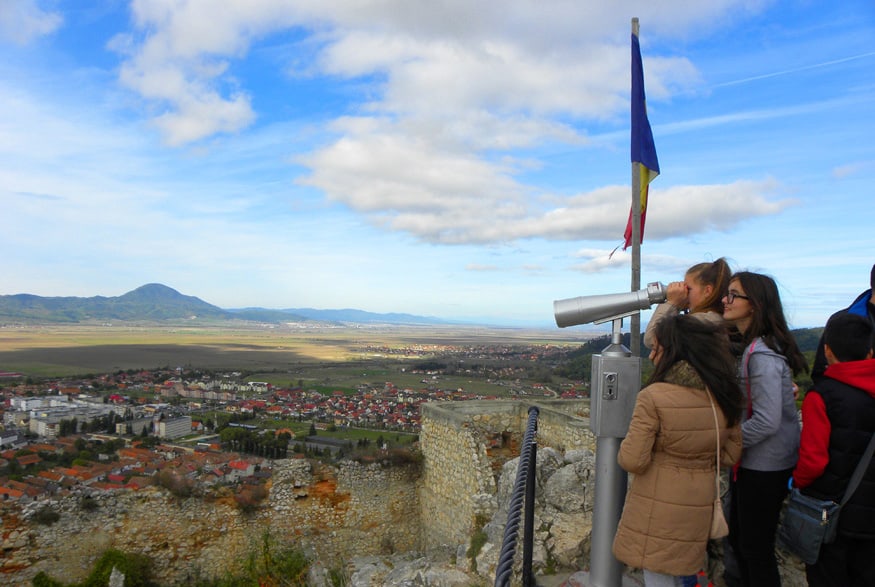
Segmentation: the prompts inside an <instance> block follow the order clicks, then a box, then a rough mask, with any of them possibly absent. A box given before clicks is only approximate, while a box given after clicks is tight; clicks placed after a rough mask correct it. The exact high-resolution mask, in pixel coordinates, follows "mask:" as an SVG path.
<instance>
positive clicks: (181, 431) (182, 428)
mask: <svg viewBox="0 0 875 587" xmlns="http://www.w3.org/2000/svg"><path fill="white" fill-rule="evenodd" d="M189 434H191V416H181V417H179V418H172V419H168V420H161V421H159V422H158V426H157V436H158V438H168V439H170V440H173V439H174V438H182V437H183V436H188V435H189Z"/></svg>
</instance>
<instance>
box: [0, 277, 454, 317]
mask: <svg viewBox="0 0 875 587" xmlns="http://www.w3.org/2000/svg"><path fill="white" fill-rule="evenodd" d="M175 320H195V321H210V322H215V321H231V320H243V321H249V322H260V323H272V324H281V323H284V322H310V321H312V322H333V323H343V322H351V323H361V324H410V325H413V324H423V325H425V324H445V323H446V322H444V321H441V320H438V319H436V318H428V317H423V316H413V315H410V314H397V313H391V314H377V313H373V312H365V311H363V310H353V309H344V310H316V309H313V308H302V309H283V310H270V309H265V308H242V309H228V310H226V309H223V308H220V307H218V306H214V305H213V304H210V303H207V302H205V301H203V300H201V299H200V298H197V297H195V296H187V295H184V294H181V293H179V292H178V291H176V290H175V289H173V288H171V287H167V286H166V285H162V284H160V283H149V284H146V285H143V286H141V287H138V288H137V289H135V290H133V291H129V292H128V293H126V294H124V295H121V296H117V297H103V296H94V297H90V298H83V297H41V296H36V295H32V294H15V295H0V322H23V323H47V324H64V323H68V324H75V323H83V322H111V321H130V322H135V321H136V322H143V321H146V322H167V321H175Z"/></svg>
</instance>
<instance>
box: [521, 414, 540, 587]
mask: <svg viewBox="0 0 875 587" xmlns="http://www.w3.org/2000/svg"><path fill="white" fill-rule="evenodd" d="M535 426H537V420H535ZM529 463H530V464H531V466H530V467H529V474H528V475H527V476H526V499H525V503H524V505H523V587H532V586H533V585H535V575H534V573H532V550H533V548H534V542H535V540H534V538H535V478H536V477H537V476H538V475H537V470H538V467H537V463H538V443H537V442H535V441H534V440H532V442H531V444H530V445H529Z"/></svg>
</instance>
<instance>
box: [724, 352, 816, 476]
mask: <svg viewBox="0 0 875 587" xmlns="http://www.w3.org/2000/svg"><path fill="white" fill-rule="evenodd" d="M739 381H740V382H741V392H742V394H744V397H745V400H746V404H745V409H744V414H743V416H742V423H741V437H742V446H743V447H744V448H743V451H742V453H741V466H742V467H744V468H745V469H754V470H756V471H781V470H784V469H792V468H793V467H794V466H795V465H796V459H797V457H798V453H799V434H800V432H801V426H800V425H799V416H798V414H797V410H796V399H795V397H794V396H793V373H792V372H791V370H790V365H789V364H788V363H787V359H786V358H785V357H784V356H783V355H781V354H778V353H776V352H775V351H773V350H772V349H770V348H769V347H768V346H767V345H766V343H765V342H764V341H763V339H762V338H758V339H756V340H755V341H753V342H752V343H751V344H749V345H748V346H747V348H746V349H745V350H744V354H743V355H742V357H741V363H740V364H739Z"/></svg>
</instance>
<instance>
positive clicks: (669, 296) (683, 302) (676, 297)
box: [665, 281, 690, 310]
mask: <svg viewBox="0 0 875 587" xmlns="http://www.w3.org/2000/svg"><path fill="white" fill-rule="evenodd" d="M665 301H667V302H668V303H669V304H671V305H672V306H675V307H676V308H680V309H681V310H686V309H687V307H688V306H689V305H690V291H689V290H688V289H687V284H685V283H684V282H683V281H672V282H671V283H669V284H668V287H667V288H666V290H665Z"/></svg>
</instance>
